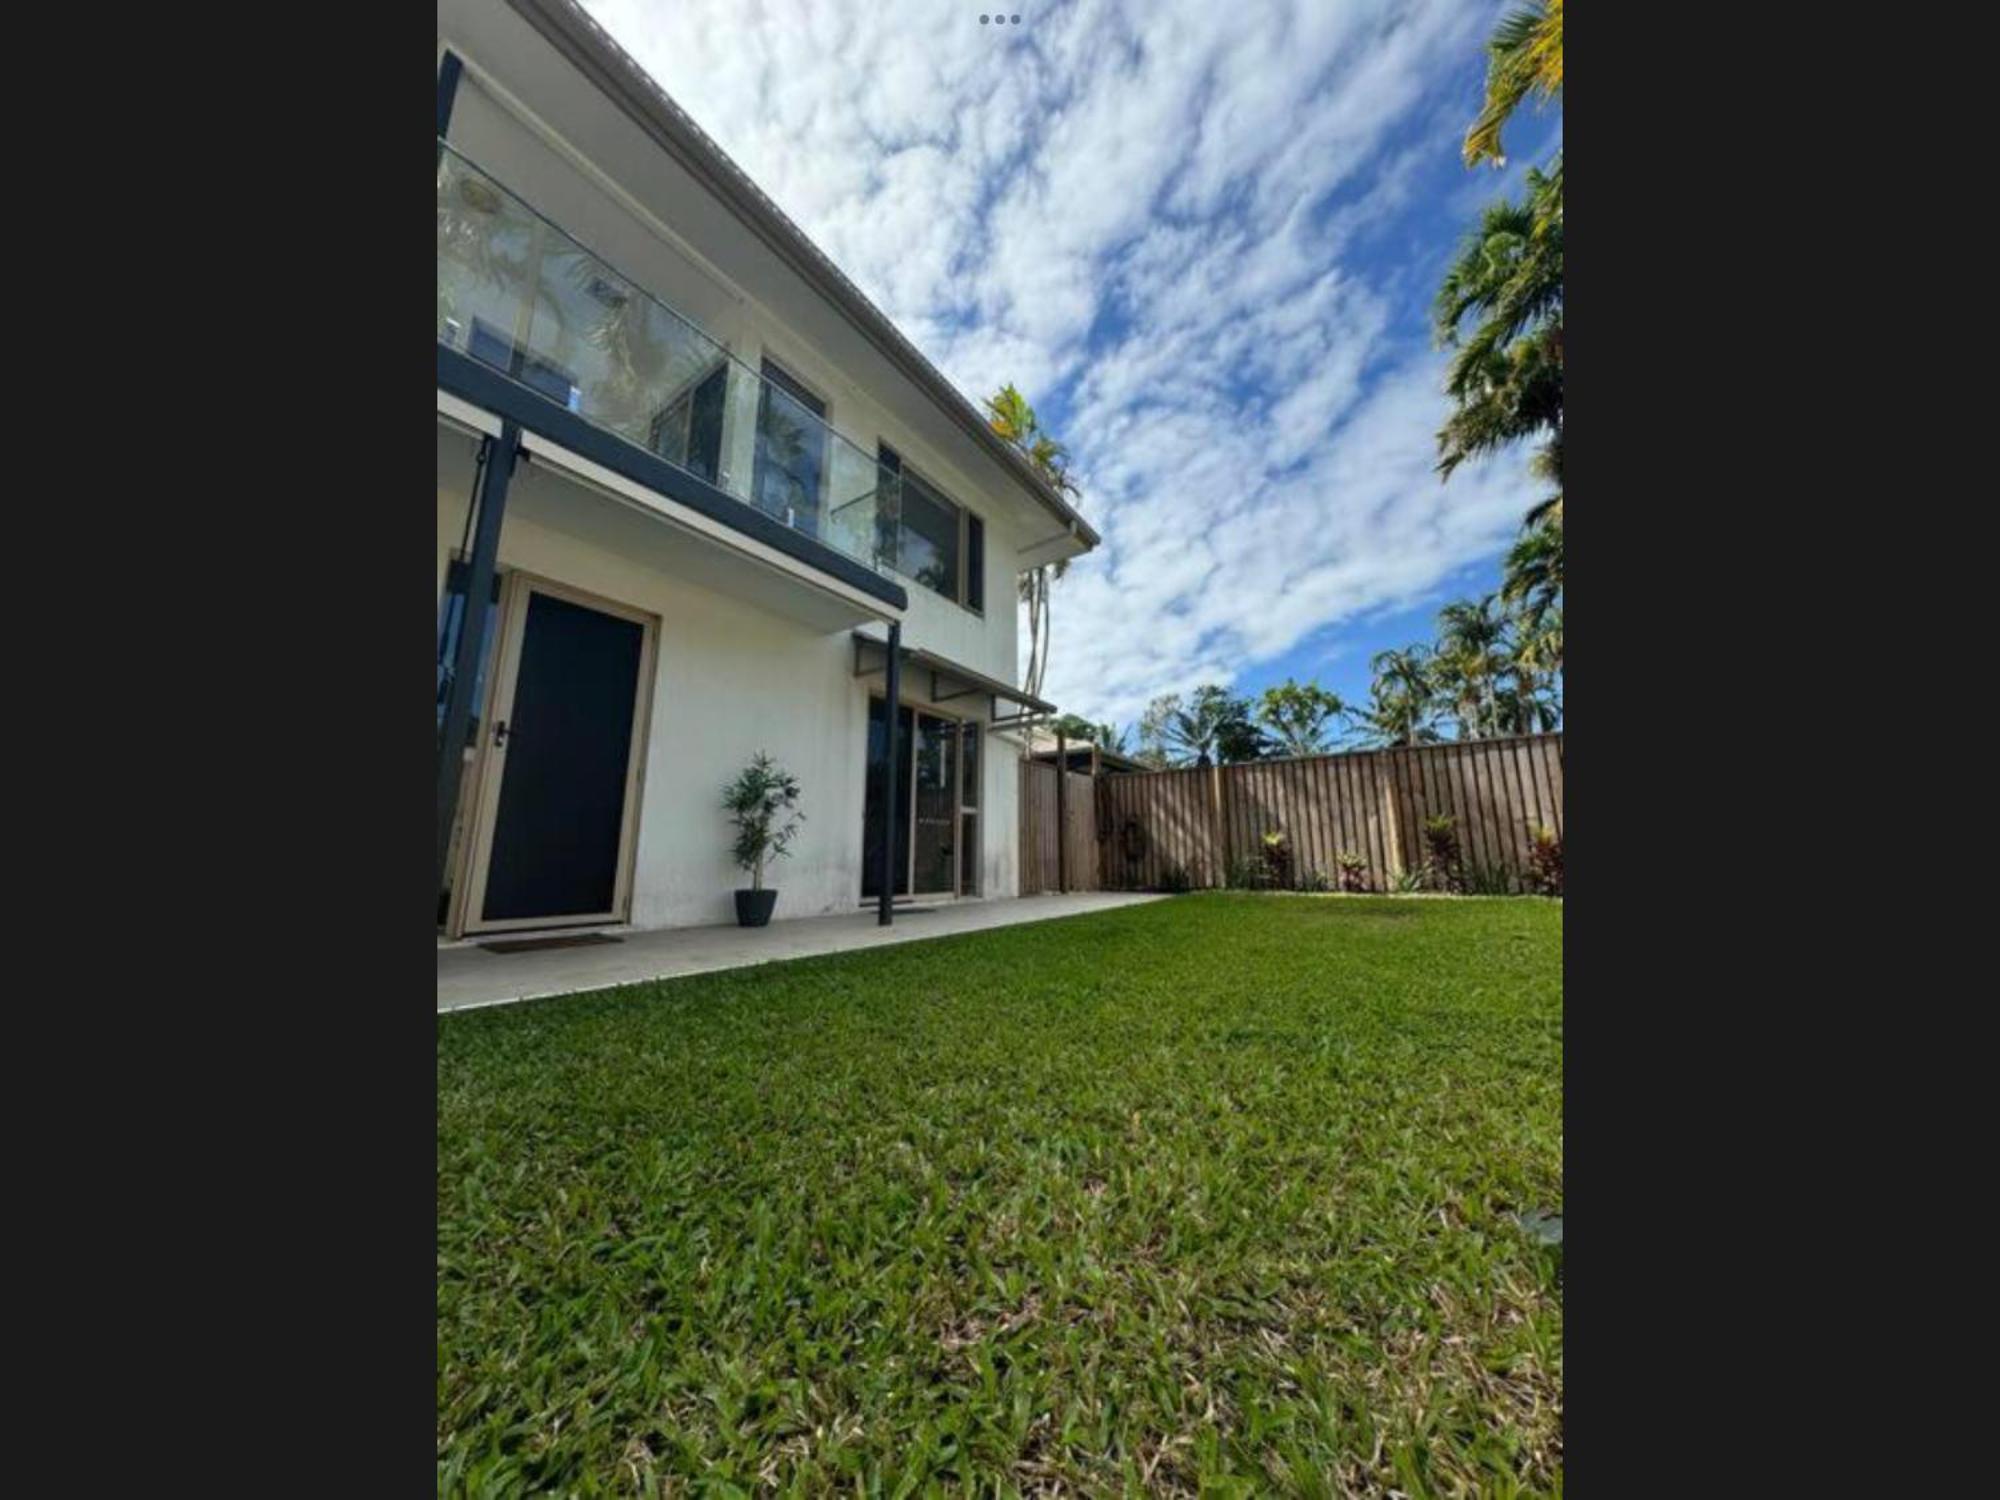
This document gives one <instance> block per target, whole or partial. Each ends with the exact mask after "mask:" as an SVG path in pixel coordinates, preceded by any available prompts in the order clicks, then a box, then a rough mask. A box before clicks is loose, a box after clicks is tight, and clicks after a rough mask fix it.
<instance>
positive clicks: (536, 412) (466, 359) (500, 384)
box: [437, 344, 910, 610]
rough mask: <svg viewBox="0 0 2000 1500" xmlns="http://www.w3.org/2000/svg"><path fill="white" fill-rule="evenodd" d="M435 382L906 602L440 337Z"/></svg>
mask: <svg viewBox="0 0 2000 1500" xmlns="http://www.w3.org/2000/svg"><path fill="white" fill-rule="evenodd" d="M437 383H438V386H439V387H440V388H441V389H443V390H447V391H450V392H451V393H452V394H453V395H454V396H458V397H460V398H461V399H463V400H466V401H470V402H471V403H472V404H473V405H474V406H480V407H484V408H485V409H486V410H487V411H490V412H493V413H494V414H496V415H497V416H499V417H501V418H503V419H505V420H508V421H513V422H518V423H519V424H520V425H521V426H522V427H523V428H525V429H526V430H527V431H529V432H533V433H539V434H540V435H541V436H543V437H545V438H547V439H548V440H549V441H550V442H554V443H560V444H562V445H563V447H565V448H567V449H569V450H570V451H571V452H572V453H578V454H581V455H582V456H583V457H585V458H587V459H589V460H590V461H591V462H592V463H598V464H602V465H604V467H605V468H607V469H609V470H611V471H612V472H613V473H614V474H622V475H623V476H624V477H625V478H627V479H629V480H631V481H632V482H633V483H634V484H642V485H644V486H645V487H646V488H647V489H649V490H655V491H658V492H659V493H660V494H662V495H665V496H667V497H668V498H669V499H673V500H678V501H679V502H680V503H681V504H682V505H685V506H687V507H688V509H690V510H693V511H699V512H700V513H701V514H702V515H704V516H707V517H708V518H709V519H710V520H711V521H720V522H721V523H722V524H723V525H725V526H727V527H729V528H730V529H731V530H733V531H739V532H741V533H742V534H743V535H744V536H747V537H751V538H753V539H755V540H757V541H760V542H762V543H763V544H764V545H765V546H767V547H774V548H776V549H777V550H778V551H780V552H782V553H784V554H785V555H786V556H787V557H790V558H793V559H795V560H797V561H799V562H802V563H804V564H805V565H806V566H807V567H810V568H815V569H817V570H818V571H820V572H822V573H825V574H826V575H827V576H828V577H831V578H837V579H839V580H840V581H841V582H842V583H844V584H846V585H848V586H849V587H850V588H855V589H859V590H860V591H861V592H862V593H864V594H866V595H868V596H869V597H870V598H871V599H879V600H880V601H881V602H882V603H884V604H887V605H890V606H892V607H893V608H895V609H899V610H900V609H907V608H909V604H910V596H909V595H908V594H907V593H905V592H904V590H903V587H902V585H901V584H898V583H894V582H892V581H891V580H889V579H887V578H884V577H883V576H882V575H881V574H880V573H877V572H876V571H874V569H872V568H866V567H863V566H862V565H861V564H860V563H858V562H856V561H855V560H854V559H853V558H851V557H849V556H848V555H847V554H846V553H844V552H841V551H838V550H836V549H835V548H832V547H829V546H828V545H827V544H826V543H825V542H822V541H819V540H817V539H816V538H814V537H810V536H807V535H806V534H805V533H804V532H803V531H795V530H793V529H792V528H791V527H789V526H787V525H785V524H784V523H783V522H782V521H779V520H776V519H774V518H773V517H770V516H767V515H765V514H764V513H763V512H762V511H761V510H758V509H757V508H756V507H755V506H753V505H751V504H750V503H749V502H748V501H745V500H738V499H737V498H736V497H735V496H734V495H731V494H729V493H728V492H727V491H726V490H720V489H717V488H716V487H715V486H714V485H712V484H709V483H708V482H707V481H706V480H702V479H697V478H696V477H695V476H694V475H692V474H690V473H688V471H687V470H685V469H682V468H678V467H676V466H675V465H673V464H670V463H668V462H667V461H666V460H665V459H663V458H661V457H659V456H658V455H657V454H653V453H648V452H647V451H646V450H645V449H644V448H641V447H639V446H638V445H637V444H636V443H628V442H626V441H625V439H623V438H621V437H613V436H612V435H611V434H610V433H608V432H606V431H605V430H604V429H603V428H601V427H597V426H594V425H592V424H591V423H589V422H586V421H585V420H584V419H583V418H582V417H579V416H578V415H577V414H576V413H575V412H573V411H570V410H569V409H568V408H567V407H562V406H558V405H556V403H555V402H553V401H551V400H550V399H549V398H548V397H547V396H544V395H543V394H542V393H541V392H540V391H537V390H532V389H530V388H529V387H527V386H525V385H522V384H520V383H519V382H518V381H514V380H509V379H508V378H507V377H506V376H505V375H503V374H501V373H500V371H498V370H496V369H494V368H493V367H492V366H490V365H487V364H483V363H481V362H480V361H479V360H476V359H473V358H472V357H471V356H470V355H466V354H461V353H459V352H458V351H457V350H456V349H452V348H448V347H447V346H445V345H443V344H439V345H438V346H437Z"/></svg>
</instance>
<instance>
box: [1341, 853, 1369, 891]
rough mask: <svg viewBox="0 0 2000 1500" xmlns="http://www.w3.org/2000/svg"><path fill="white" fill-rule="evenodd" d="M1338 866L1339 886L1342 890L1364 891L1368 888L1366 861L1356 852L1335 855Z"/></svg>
mask: <svg viewBox="0 0 2000 1500" xmlns="http://www.w3.org/2000/svg"><path fill="white" fill-rule="evenodd" d="M1336 862H1337V863H1338V864H1339V866H1340V888H1341V889H1342V890H1343V891H1365V890H1367V889H1368V861H1367V860H1365V859H1363V858H1362V857H1361V856H1360V855H1358V854H1341V855H1338V856H1336Z"/></svg>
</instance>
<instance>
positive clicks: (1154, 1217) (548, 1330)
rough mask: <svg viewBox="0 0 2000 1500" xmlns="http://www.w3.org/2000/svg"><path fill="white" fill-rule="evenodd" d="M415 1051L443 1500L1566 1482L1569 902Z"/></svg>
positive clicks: (1322, 907) (636, 1011) (897, 969)
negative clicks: (433, 1275)
mask: <svg viewBox="0 0 2000 1500" xmlns="http://www.w3.org/2000/svg"><path fill="white" fill-rule="evenodd" d="M912 920H918V921H920V920H922V919H921V918H916V919H912ZM437 1035H438V1281H437V1317H438V1324H437V1340H438V1483H439V1490H440V1493H449V1494H455V1495H456V1494H511V1493H524V1492H534V1493H543V1492H555V1493H564V1494H571V1493H573V1494H586V1495H588V1494H630V1493H634V1492H641V1493H659V1492H665V1493H692V1494H740V1493H757V1492H769V1491H771V1490H774V1489H775V1490H777V1491H780V1492H796V1493H812V1494H816V1493H825V1492H828V1491H830V1490H833V1489H835V1488H838V1489H840V1490H841V1491H843V1492H845V1493H855V1492H858V1491H866V1492H869V1493H874V1492H876V1491H878V1490H879V1491H880V1492H882V1493H884V1494H895V1495H907V1494H925V1493H937V1492H948V1491H959V1490H977V1491H979V1492H981V1493H991V1492H996V1491H997V1492H1001V1493H1011V1492H1021V1491H1025V1492H1030V1493H1032V1492H1036V1491H1040V1492H1043V1493H1056V1492H1063V1493H1092V1494H1095V1493H1117V1492H1126V1491H1135V1490H1152V1491H1155V1492H1176V1491H1184V1492H1192V1491H1195V1490H1197V1489H1199V1490H1201V1491H1203V1492H1204V1493H1214V1494H1250V1493H1254V1492H1269V1491H1271V1490H1273V1489H1276V1490H1279V1491H1287V1492H1293V1493H1299V1494H1310V1495H1340V1494H1343V1493H1364V1494H1366V1493H1374V1494H1383V1493H1387V1492H1388V1491H1390V1490H1396V1491H1400V1492H1402V1493H1403V1494H1405V1495H1410V1496H1420V1495H1448V1494H1467V1493H1474V1492H1476V1493H1478V1494H1480V1495H1487V1496H1498V1495H1508V1494H1513V1493H1520V1492H1530V1493H1559V1492H1560V1490H1561V1487H1562V1289H1561V1283H1560V1260H1559V1256H1560V1251H1559V1250H1558V1249H1553V1248H1549V1247H1545V1246H1544V1245H1542V1244H1540V1243H1539V1242H1538V1241H1537V1240H1535V1239H1534V1238H1533V1237H1531V1236H1530V1235H1528V1234H1527V1233H1525V1232H1524V1231H1523V1230H1522V1228H1521V1227H1520V1226H1519V1225H1518V1224H1517V1223H1516V1221H1515V1218H1514V1215H1515V1214H1516V1213H1520V1212H1528V1211H1535V1210H1550V1211H1556V1212H1560V1210H1561V1206H1562V906H1561V904H1560V903H1557V902H1549V901H1541V900H1536V899H1532V898H1521V899H1513V900H1463V901H1448V900H1424V899H1415V900H1410V899H1404V900H1396V899H1389V898H1342V897H1309V896H1308V897H1287V896H1257V895H1226V894H1219V893H1217V894H1205V895H1196V896H1186V897H1180V898H1176V899H1174V900H1170V901H1162V902H1157V903H1154V904H1152V905H1148V906H1140V907H1132V908H1127V909H1124V910H1120V911H1112V912H1107V913H1103V914H1100V915H1095V916H1088V917H1078V918H1072V919H1068V920H1065V921H1060V922H1054V923H1045V924H1036V925H1029V926H1023V927H1014V928H1009V929H1004V930H1001V931H997V932H990V933H979V934H973V935H969V936H965V937H953V938H945V939H941V940H937V941H931V942H921V943H910V944H905V945H902V946H897V947H891V948H886V949H880V950H876V951H873V952H862V953H852V954H843V955H838V956H835V957H830V958H820V959H809V960H804V961H801V962H796V963H790V964H785V965H781V966H777V967H772V968H767V969H763V970H748V971H738V972H736V973H730V974H719V975H710V976H702V977H697V978H691V979H684V980H676V981H672V982H667V983H662V984H656V985H640V986H634V987H631V988H628V989H623V990H615V991H608V992H605V993H603V994H599V995H592V996H583V997H576V998H572V999H566V1000H554V1001H545V1002H541V1003H536V1004H530V1005H522V1006H512V1007H504V1008H501V1009H497V1010H486V1011H475V1012H470V1013H466V1014H461V1015H452V1016H445V1017H441V1018H440V1019H439V1021H438V1030H437Z"/></svg>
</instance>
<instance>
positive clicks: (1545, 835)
mask: <svg viewBox="0 0 2000 1500" xmlns="http://www.w3.org/2000/svg"><path fill="white" fill-rule="evenodd" d="M1534 841H1535V845H1534V848H1533V849H1531V850H1529V851H1528V884H1529V886H1530V888H1532V889H1534V890H1537V891H1540V892H1541V893H1542V894H1543V895H1544V896H1560V895H1561V894H1562V893H1563V841H1562V836H1561V835H1560V834H1558V833H1557V832H1556V831H1555V830H1554V829H1552V828H1537V829H1535V830H1534Z"/></svg>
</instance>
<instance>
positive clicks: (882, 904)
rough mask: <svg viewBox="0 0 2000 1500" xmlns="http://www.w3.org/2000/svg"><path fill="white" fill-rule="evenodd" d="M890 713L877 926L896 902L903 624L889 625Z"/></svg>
mask: <svg viewBox="0 0 2000 1500" xmlns="http://www.w3.org/2000/svg"><path fill="white" fill-rule="evenodd" d="M886 675H887V677H888V683H887V685H886V688H885V692H886V695H887V697H888V714H887V717H886V718H885V719H884V728H886V729H887V731H888V736H889V753H888V754H887V755H885V756H883V757H882V880H881V892H882V894H881V896H880V898H879V900H878V904H877V907H876V911H875V922H876V925H877V926H880V927H887V926H889V925H890V923H891V921H892V920H893V919H892V917H891V916H890V912H891V909H892V908H893V907H894V905H895V900H896V719H897V715H898V712H899V710H900V709H901V708H902V705H903V622H902V621H900V620H892V621H890V622H889V666H888V670H887V674H886Z"/></svg>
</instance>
